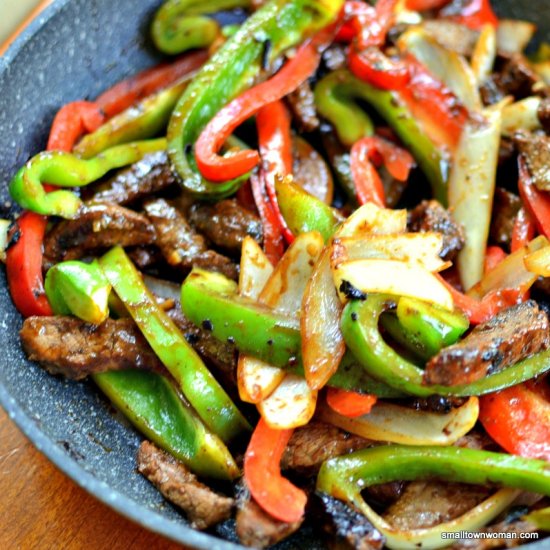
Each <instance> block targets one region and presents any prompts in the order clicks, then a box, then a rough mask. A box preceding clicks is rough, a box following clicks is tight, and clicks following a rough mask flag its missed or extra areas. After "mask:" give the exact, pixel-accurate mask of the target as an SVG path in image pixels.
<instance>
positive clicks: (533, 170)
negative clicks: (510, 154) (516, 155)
mask: <svg viewBox="0 0 550 550" xmlns="http://www.w3.org/2000/svg"><path fill="white" fill-rule="evenodd" d="M514 141H515V142H516V145H517V146H518V149H519V152H520V153H521V155H522V156H523V158H524V159H525V161H526V163H527V166H528V168H529V173H530V174H531V179H532V180H533V183H534V184H535V186H536V187H537V188H538V189H540V190H541V191H550V138H549V137H548V136H546V135H545V134H529V133H527V132H517V133H516V134H515V135H514Z"/></svg>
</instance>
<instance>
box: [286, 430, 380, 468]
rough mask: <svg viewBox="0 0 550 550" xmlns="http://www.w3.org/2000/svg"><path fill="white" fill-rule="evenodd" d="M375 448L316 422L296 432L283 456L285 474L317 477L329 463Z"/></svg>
mask: <svg viewBox="0 0 550 550" xmlns="http://www.w3.org/2000/svg"><path fill="white" fill-rule="evenodd" d="M372 444H373V443H372V441H369V440H368V439H364V438H363V437H359V436H358V435H353V434H349V433H347V432H344V431H342V430H340V429H339V428H337V427H336V426H331V425H330V424H325V423H324V422H316V421H312V422H310V423H309V424H307V425H306V426H303V427H301V428H297V429H296V430H295V431H294V433H293V434H292V437H291V438H290V441H289V442H288V445H287V447H286V449H285V452H284V454H283V458H282V460H281V467H282V468H283V469H284V470H298V471H300V472H304V473H316V472H317V471H318V470H319V468H320V467H321V464H322V463H323V462H324V461H325V460H328V459H329V458H333V457H335V456H339V455H343V454H348V453H351V452H353V451H358V450H359V449H364V448H365V447H369V446H371V445H372Z"/></svg>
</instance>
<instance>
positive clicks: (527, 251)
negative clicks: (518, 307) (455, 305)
mask: <svg viewBox="0 0 550 550" xmlns="http://www.w3.org/2000/svg"><path fill="white" fill-rule="evenodd" d="M549 245H550V243H549V242H548V239H547V238H546V237H544V236H542V235H541V236H540V237H537V238H536V239H533V240H532V241H531V242H530V243H529V244H528V245H527V246H525V247H523V248H520V249H519V250H516V252H514V253H513V254H510V255H509V256H508V257H506V258H504V260H502V261H501V262H500V263H499V264H498V265H497V266H496V267H495V268H494V269H492V270H491V271H489V272H488V273H487V274H486V275H485V276H484V277H483V279H481V281H480V282H479V283H478V284H477V285H475V286H474V287H472V288H471V289H470V291H469V292H468V294H469V295H470V296H473V297H475V298H483V296H485V295H486V294H488V293H489V292H492V291H494V290H502V289H505V288H520V289H522V290H524V291H525V290H528V289H529V288H530V287H531V286H532V285H533V284H534V283H535V281H536V280H537V278H538V275H537V274H536V273H534V272H532V271H530V270H529V269H528V267H527V265H526V262H525V260H526V259H527V258H528V257H529V256H530V255H532V254H533V253H535V252H537V251H542V250H545V251H546V250H550V249H549Z"/></svg>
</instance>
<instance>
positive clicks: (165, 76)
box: [95, 50, 208, 118]
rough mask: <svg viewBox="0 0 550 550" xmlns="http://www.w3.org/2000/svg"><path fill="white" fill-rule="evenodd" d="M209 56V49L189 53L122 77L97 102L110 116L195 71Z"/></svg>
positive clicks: (108, 116)
mask: <svg viewBox="0 0 550 550" xmlns="http://www.w3.org/2000/svg"><path fill="white" fill-rule="evenodd" d="M207 59H208V51H207V50H198V51H196V52H192V53H186V54H184V55H182V56H180V57H178V58H176V59H175V60H174V61H171V62H170V63H161V64H160V65H157V66H156V67H153V68H151V69H147V70H145V71H142V72H141V73H138V74H136V75H134V76H131V77H130V78H127V79H126V80H122V81H121V82H119V83H118V84H115V85H114V86H113V87H112V88H110V89H109V90H107V91H106V92H104V93H102V94H101V95H100V96H99V97H98V98H97V99H96V101H95V102H96V104H97V105H99V107H100V108H101V109H102V110H103V112H104V113H105V115H106V116H107V118H111V117H113V116H115V115H116V114H118V113H120V112H122V111H124V109H127V108H128V107H131V106H132V105H133V104H134V103H136V102H137V101H139V100H140V99H143V98H144V97H147V96H148V95H151V94H154V93H155V92H158V91H159V90H162V89H163V88H166V87H167V86H169V85H170V84H173V83H175V82H176V81H178V80H179V79H180V78H182V77H183V76H185V75H186V74H189V73H190V72H192V71H196V70H197V69H199V68H200V67H201V66H202V65H203V64H204V62H205V61H206V60H207Z"/></svg>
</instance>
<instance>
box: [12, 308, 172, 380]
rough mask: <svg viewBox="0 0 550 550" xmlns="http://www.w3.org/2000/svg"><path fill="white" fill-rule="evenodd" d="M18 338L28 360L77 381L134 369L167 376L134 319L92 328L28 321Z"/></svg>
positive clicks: (63, 321) (66, 320) (60, 320)
mask: <svg viewBox="0 0 550 550" xmlns="http://www.w3.org/2000/svg"><path fill="white" fill-rule="evenodd" d="M19 334H20V336H21V343H22V345H23V349H24V350H25V352H26V353H27V355H28V356H29V359H31V360H32V361H37V362H38V363H40V364H41V365H42V366H43V367H44V368H45V369H46V370H48V371H49V372H50V373H52V374H63V375H64V376H66V377H67V378H72V379H74V380H79V379H82V378H85V377H86V376H88V375H89V374H95V373H99V372H107V371H111V370H123V369H132V368H140V369H145V370H150V371H158V372H165V369H164V367H163V365H162V363H161V362H160V360H159V359H158V358H157V356H156V355H155V353H154V352H153V350H152V349H151V348H150V347H149V344H148V343H147V341H146V340H145V338H144V337H143V335H142V334H141V332H140V331H139V329H138V328H137V326H136V325H135V324H134V322H133V321H132V320H131V319H117V320H114V319H107V320H106V321H105V322H104V323H102V324H101V325H92V324H89V323H85V322H84V321H81V320H80V319H76V318H75V317H63V316H54V317H28V318H27V319H25V321H24V323H23V328H22V329H21V332H20V333H19Z"/></svg>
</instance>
